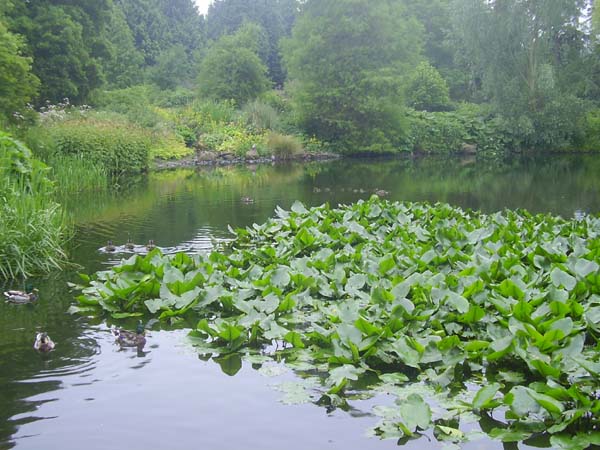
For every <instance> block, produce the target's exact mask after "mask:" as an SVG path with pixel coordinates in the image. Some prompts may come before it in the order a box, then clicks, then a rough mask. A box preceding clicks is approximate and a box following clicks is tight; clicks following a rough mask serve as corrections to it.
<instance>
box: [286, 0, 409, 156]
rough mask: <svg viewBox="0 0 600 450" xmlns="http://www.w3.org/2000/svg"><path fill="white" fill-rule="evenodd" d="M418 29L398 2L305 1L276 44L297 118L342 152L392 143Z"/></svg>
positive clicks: (387, 148) (390, 147)
mask: <svg viewBox="0 0 600 450" xmlns="http://www.w3.org/2000/svg"><path fill="white" fill-rule="evenodd" d="M419 32H420V28H419V26H418V24H417V23H416V22H415V21H412V20H409V19H407V17H406V14H405V10H404V8H403V5H402V4H401V3H399V2H392V1H381V2H370V1H366V0H344V1H319V2H314V1H313V2H308V3H307V4H306V5H305V8H304V11H303V14H302V15H301V16H300V17H299V18H298V21H297V23H296V26H295V27H294V30H293V34H292V37H291V38H290V39H289V40H288V41H287V42H286V43H285V47H284V49H285V53H284V56H285V59H286V64H287V68H288V71H289V78H290V83H291V84H290V90H291V95H292V99H293V101H294V103H295V107H296V114H297V116H298V121H299V123H300V124H301V125H302V126H303V127H304V128H305V129H306V130H307V131H308V132H309V133H310V134H316V135H317V136H319V137H321V138H323V139H325V140H327V141H330V142H334V143H336V144H337V145H339V147H340V148H341V149H342V150H343V151H345V152H349V153H352V152H361V151H362V152H367V151H369V152H393V151H395V150H397V148H398V145H399V142H400V137H401V135H402V112H403V109H402V104H403V99H402V86H403V83H404V82H405V78H406V75H407V73H408V70H409V67H410V66H411V65H412V63H414V62H415V61H416V58H417V55H418V52H419V49H420V41H419ZM374 48H377V49H378V51H377V52H374V51H372V49H374Z"/></svg>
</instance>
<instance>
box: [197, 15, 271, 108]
mask: <svg viewBox="0 0 600 450" xmlns="http://www.w3.org/2000/svg"><path fill="white" fill-rule="evenodd" d="M260 35H261V33H260V27H258V26H257V25H256V24H246V25H244V26H243V27H242V28H240V29H239V30H238V31H237V32H236V33H234V34H232V35H226V36H222V37H221V38H220V39H219V40H218V41H217V42H216V43H214V44H213V46H212V47H211V48H210V49H209V50H208V51H207V53H206V56H205V58H204V59H203V60H202V63H201V66H200V73H199V76H198V81H199V85H200V93H201V94H202V95H204V96H206V97H210V98H214V99H217V100H230V99H231V100H235V101H236V103H237V104H238V105H240V106H241V105H243V104H244V103H246V102H247V101H249V100H252V99H253V98H256V97H258V96H259V95H260V94H261V93H263V92H264V91H266V90H267V89H268V88H269V86H270V83H269V80H268V78H267V75H266V73H267V68H266V66H265V65H264V64H263V62H262V61H261V59H260V58H259V56H258V53H257V49H258V48H259V46H260V44H259V42H258V39H259V37H260Z"/></svg>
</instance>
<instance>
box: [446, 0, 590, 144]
mask: <svg viewBox="0 0 600 450" xmlns="http://www.w3.org/2000/svg"><path fill="white" fill-rule="evenodd" d="M585 3H586V0H454V4H453V6H454V21H455V27H454V29H455V33H456V34H457V36H458V37H459V40H460V41H461V43H462V45H463V47H464V51H465V52H466V54H467V56H468V58H469V59H470V60H471V61H473V63H474V65H475V68H476V70H477V71H478V72H479V74H480V75H481V77H482V80H483V88H484V91H485V92H486V94H487V96H488V98H489V99H490V100H491V101H492V102H493V104H494V105H495V106H496V108H497V111H498V112H499V113H500V114H501V115H502V116H503V117H504V118H505V119H506V123H507V124H508V127H509V129H510V131H512V133H513V134H514V136H515V138H516V141H517V142H518V143H519V144H521V145H523V146H525V147H537V148H541V147H543V148H548V147H553V148H557V147H561V146H564V145H569V144H570V142H571V141H572V140H573V138H574V136H575V134H576V132H577V120H578V117H579V116H580V113H581V111H582V110H581V108H580V105H581V103H580V102H579V101H578V99H577V98H576V97H575V96H574V95H572V93H571V91H570V86H568V85H567V83H561V82H560V78H561V77H560V72H561V70H563V66H566V64H571V63H572V61H569V62H567V61H566V60H565V54H566V53H565V51H566V50H565V47H564V45H565V43H566V42H567V40H566V37H568V36H576V37H575V39H571V41H570V43H569V45H570V46H571V47H570V49H571V50H574V52H575V54H577V52H578V51H579V50H578V49H577V47H578V46H579V47H580V48H582V47H583V36H582V35H580V34H579V33H578V27H579V22H580V20H579V19H580V16H581V14H582V11H583V10H584V6H585Z"/></svg>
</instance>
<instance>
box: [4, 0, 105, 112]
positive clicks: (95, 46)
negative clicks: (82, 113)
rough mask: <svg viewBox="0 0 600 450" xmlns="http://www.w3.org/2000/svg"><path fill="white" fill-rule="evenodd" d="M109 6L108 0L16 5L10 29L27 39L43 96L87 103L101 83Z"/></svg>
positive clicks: (28, 52) (23, 3) (56, 99)
mask: <svg viewBox="0 0 600 450" xmlns="http://www.w3.org/2000/svg"><path fill="white" fill-rule="evenodd" d="M109 7H110V1H109V0H81V1H78V2H73V1H69V0H62V1H61V0H55V1H53V2H42V1H36V2H33V1H32V2H15V3H14V7H13V8H12V9H11V10H9V13H8V16H9V25H10V30H11V31H12V32H16V33H18V34H20V35H22V36H23V37H24V38H25V40H26V42H27V50H26V52H27V56H30V57H32V58H33V73H34V74H35V75H36V76H37V77H38V78H39V79H40V81H41V86H40V95H39V100H41V101H44V100H49V101H52V102H57V101H60V100H62V99H63V98H65V97H68V98H69V99H71V100H72V101H74V102H84V101H85V100H86V99H87V98H88V95H89V93H90V92H91V91H92V90H93V89H94V88H96V87H98V86H100V85H101V84H102V83H103V73H102V65H101V62H100V60H101V59H102V58H105V57H106V56H107V54H108V53H107V52H108V43H107V42H106V40H105V35H104V34H103V33H102V30H104V27H105V24H106V20H108V17H109V15H108V13H109Z"/></svg>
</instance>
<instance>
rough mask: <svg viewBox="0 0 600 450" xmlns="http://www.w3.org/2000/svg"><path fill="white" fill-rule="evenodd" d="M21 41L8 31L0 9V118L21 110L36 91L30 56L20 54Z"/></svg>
mask: <svg viewBox="0 0 600 450" xmlns="http://www.w3.org/2000/svg"><path fill="white" fill-rule="evenodd" d="M22 48H23V42H22V39H20V37H19V36H16V35H14V34H12V33H10V32H9V31H8V29H7V28H6V26H5V25H4V23H3V17H2V15H1V11H0V118H5V119H6V118H11V117H13V114H14V113H16V112H19V111H21V110H22V109H23V108H24V107H25V105H26V104H27V102H29V101H30V100H31V99H32V98H33V96H34V95H35V94H36V92H37V88H38V86H39V80H38V78H37V77H36V76H35V75H33V74H32V73H31V58H28V57H25V56H23V55H22Z"/></svg>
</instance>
